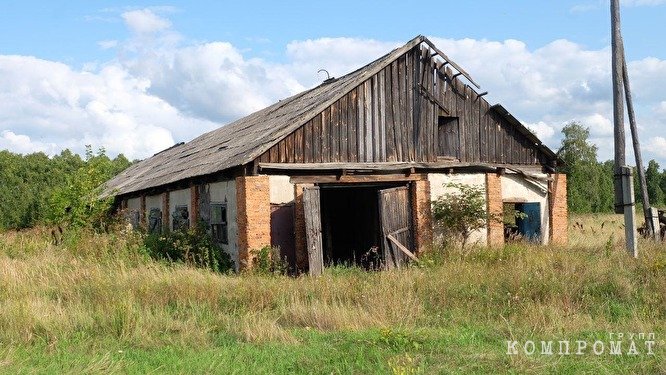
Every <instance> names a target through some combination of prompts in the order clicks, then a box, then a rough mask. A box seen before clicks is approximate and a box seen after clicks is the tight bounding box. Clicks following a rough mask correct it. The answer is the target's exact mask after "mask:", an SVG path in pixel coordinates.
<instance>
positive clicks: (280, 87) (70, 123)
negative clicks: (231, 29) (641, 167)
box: [0, 9, 666, 165]
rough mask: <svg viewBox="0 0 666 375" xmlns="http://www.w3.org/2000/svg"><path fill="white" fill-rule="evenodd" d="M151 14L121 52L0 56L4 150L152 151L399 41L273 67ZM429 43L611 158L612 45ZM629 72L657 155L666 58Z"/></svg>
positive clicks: (549, 132)
mask: <svg viewBox="0 0 666 375" xmlns="http://www.w3.org/2000/svg"><path fill="white" fill-rule="evenodd" d="M158 13H159V11H158V10H155V9H144V10H135V11H130V12H125V13H124V14H123V17H124V19H125V22H126V24H127V27H128V28H129V29H130V30H131V31H132V32H133V34H132V35H131V37H130V38H129V39H128V40H125V41H119V42H117V43H113V41H106V42H100V46H102V47H104V46H108V47H109V48H116V49H117V50H118V51H119V56H120V57H119V58H118V59H117V60H113V61H107V62H104V63H97V64H91V65H88V66H86V68H85V69H84V70H75V69H73V68H71V67H70V66H68V65H66V64H62V63H58V62H53V61H45V60H40V59H36V58H32V57H26V56H0V102H2V103H3V105H2V106H0V132H2V133H0V134H2V138H1V140H0V147H5V148H9V149H12V150H16V151H20V152H27V150H44V151H46V152H56V151H59V150H60V149H62V148H65V147H69V148H72V149H74V150H78V151H80V150H82V149H83V145H85V144H92V145H93V147H99V146H105V147H106V148H107V150H109V153H118V152H123V153H125V154H126V155H128V157H131V158H136V157H146V156H150V155H152V154H153V153H155V152H156V151H159V150H160V149H163V148H165V147H168V146H171V145H172V144H173V143H174V142H177V141H186V140H189V139H191V138H193V137H195V136H197V135H199V134H201V133H203V132H205V131H208V130H211V129H213V128H215V127H217V126H219V125H221V124H224V123H227V122H230V121H233V120H235V119H237V118H239V117H241V116H243V115H246V114H248V113H250V112H252V111H254V110H257V109H260V108H263V107H264V106H266V105H269V104H271V103H273V102H275V101H277V100H279V99H282V98H285V97H287V96H289V95H291V94H294V93H296V92H299V91H302V90H303V89H305V88H307V87H312V86H313V85H316V84H318V83H319V82H321V81H322V80H323V79H324V78H325V76H324V75H323V74H317V70H319V69H322V68H324V69H327V70H328V71H329V72H330V74H331V75H332V76H336V77H339V76H341V75H343V74H346V73H349V72H351V71H353V70H355V69H357V68H359V67H361V66H363V65H365V64H367V63H369V62H370V61H372V60H374V59H376V58H378V57H380V56H382V55H384V54H385V53H387V52H389V51H390V50H391V49H393V48H395V47H397V46H399V45H401V44H402V43H404V41H401V42H395V41H377V40H372V39H358V38H320V39H310V40H303V41H292V42H291V43H289V44H288V45H287V46H286V48H285V54H286V61H285V62H281V63H278V62H273V61H269V60H266V59H257V58H248V57H247V56H246V55H244V52H243V51H241V50H239V49H238V48H237V47H236V46H234V45H232V44H230V43H227V42H223V41H216V42H208V43H193V42H189V43H186V42H185V39H183V38H182V37H181V36H180V35H179V34H178V33H177V32H176V31H174V30H172V28H171V23H170V21H168V19H166V18H163V17H161V16H159V15H158ZM431 40H433V42H435V44H436V45H437V46H438V47H439V48H440V49H441V50H443V51H445V52H446V53H447V54H448V55H449V56H450V57H451V58H452V59H453V60H454V61H456V62H457V63H458V64H459V65H461V66H462V67H464V68H465V69H466V70H467V71H468V72H469V73H470V74H471V76H472V77H474V79H475V80H476V81H477V82H479V83H480V84H481V85H482V91H486V90H487V91H489V95H488V96H486V98H487V99H488V100H489V101H491V102H493V103H494V102H500V103H502V104H503V105H504V106H505V107H506V108H508V109H509V110H510V111H511V112H512V113H513V115H514V116H516V117H517V118H521V119H522V120H524V122H525V123H526V124H528V126H529V127H530V128H531V129H533V130H534V131H535V132H536V133H537V135H538V136H539V137H540V138H541V139H542V140H543V141H544V142H545V143H546V144H547V145H549V146H550V147H551V148H553V149H556V148H557V147H558V146H559V143H560V137H561V135H560V129H561V128H562V126H563V125H564V124H565V123H567V122H569V121H572V120H577V121H580V122H582V123H583V125H585V126H588V127H590V131H591V137H592V139H593V140H594V142H596V143H597V145H598V146H599V157H600V158H601V159H604V160H605V159H607V158H610V157H612V144H613V142H612V121H611V120H610V119H611V115H612V111H611V90H610V63H609V61H610V51H609V49H607V48H605V49H600V50H589V49H585V48H584V47H582V46H580V45H578V44H575V43H572V42H570V41H567V40H556V41H553V42H551V43H549V44H547V45H544V46H541V47H539V48H536V49H530V48H529V47H528V46H527V45H526V44H525V43H524V42H522V41H519V40H505V41H489V40H474V39H460V40H453V39H445V38H438V37H431ZM629 72H630V77H631V82H632V89H633V90H634V99H635V102H636V110H637V115H638V123H639V128H640V129H641V131H642V134H643V139H644V140H647V139H648V137H647V136H648V135H650V136H651V137H652V138H651V139H650V140H649V141H646V147H645V149H646V151H647V153H646V155H645V156H644V158H645V159H646V160H649V159H650V158H652V157H664V158H666V155H662V154H660V153H659V152H663V151H661V150H663V149H666V148H664V147H661V148H659V147H658V145H659V143H658V142H660V141H659V139H666V96H665V95H666V94H664V92H663V91H662V87H663V86H664V85H666V61H663V60H659V59H656V58H645V59H642V60H638V61H631V62H629ZM627 134H629V133H627ZM23 136H24V137H25V138H21V137H23ZM17 137H19V138H17ZM627 144H630V142H628V143H627ZM53 145H57V147H55V148H53V147H52V146H53ZM56 149H57V150H56ZM660 164H663V165H666V162H663V161H660Z"/></svg>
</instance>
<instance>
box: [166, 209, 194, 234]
mask: <svg viewBox="0 0 666 375" xmlns="http://www.w3.org/2000/svg"><path fill="white" fill-rule="evenodd" d="M171 218H172V219H173V220H172V223H173V230H180V229H187V228H189V227H190V213H189V210H188V209H187V206H176V208H175V210H174V212H173V214H171Z"/></svg>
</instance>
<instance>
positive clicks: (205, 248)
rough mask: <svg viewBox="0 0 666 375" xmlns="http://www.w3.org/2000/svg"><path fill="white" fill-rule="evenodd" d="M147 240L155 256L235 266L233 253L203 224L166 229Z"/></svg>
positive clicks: (223, 268)
mask: <svg viewBox="0 0 666 375" xmlns="http://www.w3.org/2000/svg"><path fill="white" fill-rule="evenodd" d="M143 244H144V246H145V248H146V251H147V252H148V255H150V256H151V257H152V258H153V259H156V260H162V261H167V262H178V263H183V264H185V265H188V266H192V267H199V268H207V269H209V270H211V271H214V272H220V273H228V272H231V271H233V270H234V264H233V261H232V260H231V257H230V256H229V254H227V253H226V252H224V251H222V248H221V247H220V246H219V245H218V244H217V243H215V241H213V238H212V237H211V235H210V234H209V233H207V232H206V228H205V227H204V226H203V225H197V226H196V227H194V228H188V229H183V230H177V231H169V232H166V233H154V234H148V235H145V238H144V241H143Z"/></svg>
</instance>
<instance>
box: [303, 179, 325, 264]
mask: <svg viewBox="0 0 666 375" xmlns="http://www.w3.org/2000/svg"><path fill="white" fill-rule="evenodd" d="M303 211H304V213H303V214H304V215H303V218H304V220H305V238H306V244H307V251H308V265H309V267H308V268H309V271H308V272H309V274H310V276H318V275H321V274H322V272H323V271H324V251H323V246H322V235H321V207H320V193H319V187H316V186H315V187H307V188H305V189H303Z"/></svg>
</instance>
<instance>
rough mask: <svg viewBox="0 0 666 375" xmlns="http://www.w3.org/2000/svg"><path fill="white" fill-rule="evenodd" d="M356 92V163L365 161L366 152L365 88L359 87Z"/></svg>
mask: <svg viewBox="0 0 666 375" xmlns="http://www.w3.org/2000/svg"><path fill="white" fill-rule="evenodd" d="M357 90H358V102H357V107H358V108H357V109H358V115H357V118H356V119H357V128H356V131H357V137H356V139H357V142H356V143H357V149H358V161H366V156H365V155H366V152H365V86H364V85H361V86H359V87H358V88H357Z"/></svg>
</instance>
